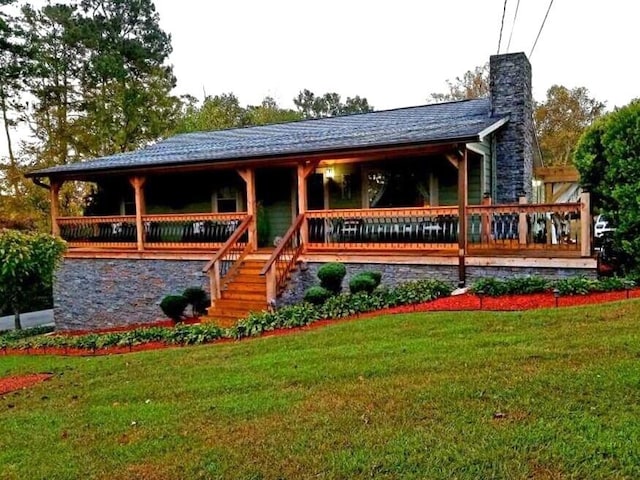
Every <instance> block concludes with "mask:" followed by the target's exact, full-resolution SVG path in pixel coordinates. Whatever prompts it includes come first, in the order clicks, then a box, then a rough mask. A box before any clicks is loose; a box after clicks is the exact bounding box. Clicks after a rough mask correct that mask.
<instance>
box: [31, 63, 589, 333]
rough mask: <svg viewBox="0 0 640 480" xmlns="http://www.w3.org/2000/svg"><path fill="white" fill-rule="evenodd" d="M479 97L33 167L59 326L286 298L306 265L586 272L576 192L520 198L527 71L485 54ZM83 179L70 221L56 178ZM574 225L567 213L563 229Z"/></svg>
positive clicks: (300, 282) (221, 310)
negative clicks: (169, 306) (165, 304)
mask: <svg viewBox="0 0 640 480" xmlns="http://www.w3.org/2000/svg"><path fill="white" fill-rule="evenodd" d="M490 87H491V94H490V97H489V98H479V99H472V100H464V101H459V102H450V103H442V104H431V105H424V106H417V107H410V108H401V109H396V110H387V111H379V112H373V113H365V114H359V115H352V116H344V117H335V118H325V119H316V120H305V121H298V122H293V123H286V124H279V125H269V126H260V127H249V128H238V129H231V130H224V131H216V132H202V133H191V134H184V135H177V136H175V137H172V138H168V139H166V140H163V141H160V142H158V143H157V144H155V145H152V146H149V147H147V148H144V149H141V150H139V151H135V152H130V153H124V154H119V155H113V156H109V157H104V158H99V159H96V160H92V161H88V162H83V163H78V164H72V165H65V166H59V167H54V168H49V169H46V170H40V171H37V172H33V173H31V174H30V176H31V177H33V178H34V179H35V181H36V182H37V183H39V184H41V185H45V186H46V187H47V188H49V189H50V192H51V212H52V224H53V231H54V233H55V234H58V235H61V236H62V237H63V238H64V239H65V240H66V241H67V242H68V244H69V247H70V248H69V250H68V252H67V253H66V256H65V259H64V261H63V263H62V266H61V268H60V270H59V272H58V274H57V279H56V282H55V287H54V297H55V305H56V307H55V320H56V324H57V327H58V328H60V329H79V328H81V329H86V328H100V327H105V326H115V325H123V324H127V323H130V322H134V323H138V322H140V321H146V320H153V319H155V318H157V317H158V315H159V309H158V303H159V301H160V299H161V298H162V297H163V296H165V295H167V294H171V293H176V292H181V291H182V290H183V289H184V288H185V287H189V286H194V285H196V286H197V285H201V286H203V287H204V288H205V289H207V290H208V291H209V292H210V293H211V296H212V308H211V309H210V311H209V313H210V316H211V317H212V318H213V319H215V320H216V321H220V322H231V321H234V320H235V319H237V318H239V317H241V316H243V315H245V314H246V313H247V311H249V310H252V309H253V310H255V309H263V308H265V307H267V305H269V304H274V303H275V304H277V305H280V304H285V303H291V302H295V301H299V300H300V298H301V296H302V294H303V291H304V289H305V288H306V286H308V285H309V284H310V283H312V282H314V281H315V272H316V271H317V269H318V267H319V266H320V265H321V264H322V263H324V262H327V261H342V262H344V263H345V264H347V267H348V271H349V273H350V274H354V273H357V272H358V271H360V270H362V269H375V270H379V271H381V272H382V273H383V282H384V283H386V284H394V283H398V282H402V281H406V280H410V279H414V278H422V277H437V278H442V279H447V280H449V281H451V282H453V283H456V284H458V283H460V284H464V283H465V282H469V281H472V280H474V279H477V278H479V277H483V276H494V277H504V276H511V275H514V274H523V275H524V274H532V273H537V274H542V275H545V276H548V277H558V276H564V275H571V274H576V273H580V274H585V275H595V268H596V262H595V260H594V259H593V258H592V255H591V253H592V252H591V232H590V221H586V222H585V221H582V222H581V221H580V220H579V219H580V218H582V219H585V218H589V210H590V207H589V197H588V194H582V195H581V197H580V199H579V201H577V202H569V203H562V204H546V203H543V204H534V203H531V200H532V174H533V165H532V164H533V155H532V145H533V125H532V97H531V67H530V64H529V61H528V59H527V58H526V56H525V55H524V54H522V53H516V54H506V55H497V56H493V57H491V61H490ZM70 181H74V182H91V183H92V184H94V185H95V186H96V187H97V190H96V195H95V196H94V198H93V199H92V200H93V201H92V202H91V205H90V206H89V208H88V209H87V212H86V215H85V216H82V217H74V218H63V217H60V215H59V207H58V195H59V189H60V186H61V185H62V184H63V182H70ZM576 220H577V222H576Z"/></svg>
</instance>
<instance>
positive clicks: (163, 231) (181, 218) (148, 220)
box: [142, 213, 246, 249]
mask: <svg viewBox="0 0 640 480" xmlns="http://www.w3.org/2000/svg"><path fill="white" fill-rule="evenodd" d="M245 217H246V214H245V213H191V214H181V215H143V216H142V222H143V225H144V231H145V247H147V248H152V249H161V248H171V249H176V248H207V249H211V248H215V247H219V246H221V245H222V244H223V243H224V242H226V241H227V240H228V239H229V237H231V235H232V234H233V232H235V231H236V229H237V228H238V226H239V225H240V223H241V222H242V220H243V219H245Z"/></svg>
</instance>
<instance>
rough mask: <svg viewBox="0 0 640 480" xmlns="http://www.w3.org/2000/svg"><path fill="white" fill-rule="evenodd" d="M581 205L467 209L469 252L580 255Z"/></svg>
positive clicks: (523, 205)
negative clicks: (564, 252) (535, 251)
mask: <svg viewBox="0 0 640 480" xmlns="http://www.w3.org/2000/svg"><path fill="white" fill-rule="evenodd" d="M581 206H582V205H581V203H579V202H576V203H560V204H537V205H535V204H534V205H528V204H513V205H486V206H469V207H467V225H468V227H467V231H468V235H467V238H468V245H469V248H470V249H472V250H473V249H514V250H518V249H530V250H531V249H540V250H543V249H544V250H576V251H580V249H581V244H582V238H581V230H582V229H581Z"/></svg>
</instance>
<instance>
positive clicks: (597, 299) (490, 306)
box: [0, 288, 640, 392]
mask: <svg viewBox="0 0 640 480" xmlns="http://www.w3.org/2000/svg"><path fill="white" fill-rule="evenodd" d="M627 298H640V288H636V289H632V290H628V291H620V292H598V293H590V294H588V295H575V296H565V297H558V298H557V299H556V298H555V297H554V295H553V294H552V293H535V294H529V295H505V296H501V297H482V298H481V297H478V296H477V295H473V294H470V293H466V294H463V295H455V296H451V297H443V298H439V299H437V300H434V301H432V302H426V303H421V304H416V305H405V306H402V307H393V308H387V309H383V310H377V311H375V312H369V313H365V314H360V315H354V316H352V317H347V318H340V319H335V320H319V321H317V322H314V323H312V324H310V325H307V326H305V327H296V328H280V329H276V330H271V331H268V332H265V333H263V334H262V335H261V337H274V336H281V335H289V334H291V333H295V332H301V331H309V330H315V329H317V328H322V327H324V326H326V325H332V324H336V323H338V322H347V321H352V320H357V319H365V318H371V317H377V316H380V315H392V314H400V313H411V312H454V311H472V310H475V311H478V310H485V311H523V310H533V309H537V308H553V307H556V306H557V307H570V306H578V305H591V304H598V303H605V302H614V301H619V300H624V299H627ZM556 302H557V303H556ZM196 322H197V319H189V320H188V323H196ZM173 325H174V324H173V322H172V321H170V320H166V321H159V322H156V323H153V324H144V325H143V324H140V325H135V326H127V327H119V328H114V329H108V330H101V331H100V332H99V333H109V332H116V331H126V330H131V329H134V328H141V327H149V326H153V327H171V326H173ZM83 333H98V332H96V331H92V332H77V331H74V332H69V333H62V334H63V335H82V334H83ZM250 338H254V337H249V338H247V339H250ZM243 340H246V339H243ZM233 341H235V340H233V339H229V338H222V339H218V340H215V341H214V342H212V344H218V343H228V342H233ZM172 347H174V348H177V347H179V345H169V344H166V343H163V342H151V343H144V344H141V345H134V346H131V347H108V348H102V349H98V350H96V351H91V350H89V351H87V350H85V349H80V348H53V347H50V348H41V349H35V350H34V349H25V350H22V349H13V348H8V349H5V350H0V354H4V355H63V356H97V355H117V354H123V353H131V352H141V351H147V350H157V349H160V348H172ZM0 392H1V389H0Z"/></svg>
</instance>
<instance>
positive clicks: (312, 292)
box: [304, 286, 332, 305]
mask: <svg viewBox="0 0 640 480" xmlns="http://www.w3.org/2000/svg"><path fill="white" fill-rule="evenodd" d="M331 295H332V293H331V292H330V291H329V290H327V289H326V288H324V287H319V286H315V287H310V288H308V289H307V291H306V292H304V301H305V302H309V303H310V304H312V305H322V304H323V303H324V302H326V301H327V299H328V298H329V297H331Z"/></svg>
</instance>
